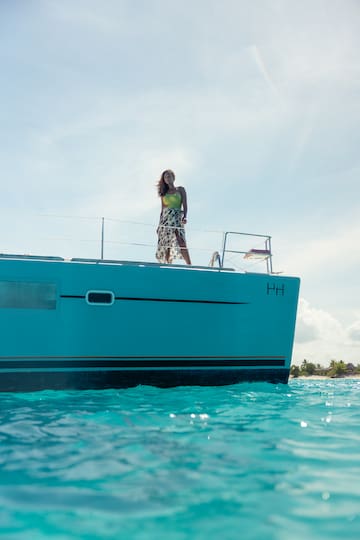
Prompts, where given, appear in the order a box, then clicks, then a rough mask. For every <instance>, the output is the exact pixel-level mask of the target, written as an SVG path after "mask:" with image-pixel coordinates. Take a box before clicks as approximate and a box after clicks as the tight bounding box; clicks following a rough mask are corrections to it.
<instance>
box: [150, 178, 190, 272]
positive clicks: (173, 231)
mask: <svg viewBox="0 0 360 540" xmlns="http://www.w3.org/2000/svg"><path fill="white" fill-rule="evenodd" d="M174 182H175V174H174V173H173V171H171V170H169V169H168V170H166V171H164V172H163V173H162V175H161V177H160V180H159V182H158V185H157V186H158V194H159V196H160V197H161V214H160V223H159V227H158V229H157V233H158V247H157V252H156V258H157V260H158V261H159V262H161V263H170V264H171V263H172V262H173V260H174V259H181V258H183V259H184V260H185V262H186V264H191V260H190V255H189V252H188V249H187V247H186V240H185V229H184V225H185V224H186V215H187V200H186V191H185V189H184V188H183V187H178V188H177V187H175V186H174Z"/></svg>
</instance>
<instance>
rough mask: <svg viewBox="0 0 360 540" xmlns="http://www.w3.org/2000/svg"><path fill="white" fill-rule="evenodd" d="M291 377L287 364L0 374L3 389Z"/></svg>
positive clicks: (199, 383) (212, 382) (283, 379)
mask: <svg viewBox="0 0 360 540" xmlns="http://www.w3.org/2000/svg"><path fill="white" fill-rule="evenodd" d="M288 378H289V369H288V368H277V369H274V368H272V369H266V368H264V369H226V370H224V369H209V370H207V369H202V370H196V369H187V370H174V369H173V370H166V369H161V370H154V371H151V370H146V371H145V370H131V371H130V370H121V371H77V372H74V371H60V372H42V371H39V372H12V373H9V372H7V373H1V374H0V391H1V392H33V391H37V390H49V389H51V390H91V389H94V390H95V389H98V390H100V389H101V390H103V389H107V388H129V387H133V386H138V385H147V386H157V387H160V388H170V387H174V386H223V385H228V384H237V383H239V382H271V383H284V384H286V383H287V382H288Z"/></svg>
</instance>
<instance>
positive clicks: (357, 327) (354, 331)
mask: <svg viewBox="0 0 360 540" xmlns="http://www.w3.org/2000/svg"><path fill="white" fill-rule="evenodd" d="M348 336H349V338H350V340H351V341H355V342H360V320H359V321H355V322H354V323H353V324H352V325H350V326H349V328H348Z"/></svg>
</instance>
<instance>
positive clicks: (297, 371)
mask: <svg viewBox="0 0 360 540" xmlns="http://www.w3.org/2000/svg"><path fill="white" fill-rule="evenodd" d="M290 375H291V376H292V377H294V378H296V377H298V376H299V375H300V368H299V366H295V365H294V366H291V368H290Z"/></svg>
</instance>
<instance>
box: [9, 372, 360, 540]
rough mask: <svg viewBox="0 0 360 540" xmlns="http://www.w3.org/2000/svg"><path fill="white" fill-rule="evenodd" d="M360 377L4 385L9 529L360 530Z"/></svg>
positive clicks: (74, 534) (87, 533) (75, 534)
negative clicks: (25, 388) (15, 389)
mask: <svg viewBox="0 0 360 540" xmlns="http://www.w3.org/2000/svg"><path fill="white" fill-rule="evenodd" d="M359 396H360V382H359V381H358V380H355V379H354V380H349V379H344V380H319V381H313V380H312V381H310V380H297V381H296V380H294V381H291V382H290V383H289V385H272V384H267V383H253V384H239V385H234V386H228V387H226V386H225V387H211V388H205V387H191V388H184V387H183V388H172V389H158V388H151V387H137V388H132V389H127V390H105V391H82V392H81V391H79V392H75V391H73V392H60V391H56V392H55V391H44V392H36V393H29V394H2V395H0V406H1V422H0V443H1V444H0V482H1V489H0V534H1V537H2V538H6V539H9V540H12V539H29V538H31V539H34V540H38V539H39V540H42V539H45V538H50V537H51V538H55V539H58V540H60V539H61V540H63V539H70V538H71V539H80V538H81V539H83V538H86V539H92V538H94V539H95V538H102V539H106V538H127V539H128V538H136V539H149V538H154V539H159V538H160V539H161V538H167V539H179V540H180V539H190V538H191V539H207V540H209V539H211V538H221V539H237V538H243V539H259V540H260V539H262V540H263V539H266V540H268V539H274V540H275V539H276V540H281V539H292V540H295V539H304V538H307V539H314V540H317V539H335V538H336V539H338V538H339V537H341V538H342V539H354V540H355V539H356V540H357V539H358V538H360V482H359V479H360V462H359V448H360V397H359Z"/></svg>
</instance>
